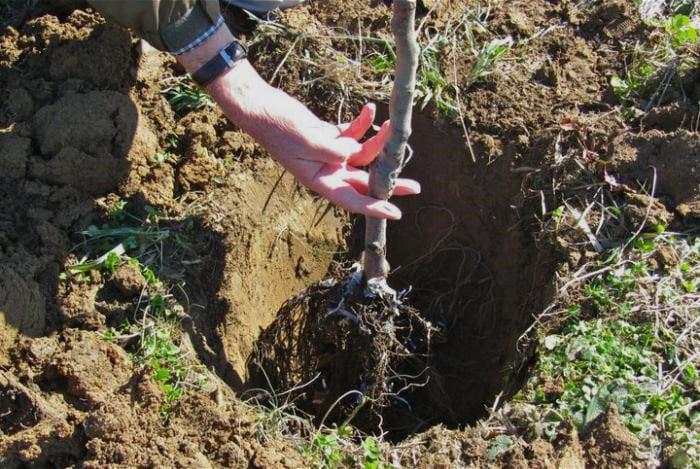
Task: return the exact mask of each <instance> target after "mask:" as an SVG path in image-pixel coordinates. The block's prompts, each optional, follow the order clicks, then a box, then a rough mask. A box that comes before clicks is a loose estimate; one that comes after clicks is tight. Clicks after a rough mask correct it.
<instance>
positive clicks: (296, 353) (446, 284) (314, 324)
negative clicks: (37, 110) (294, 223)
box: [250, 115, 554, 438]
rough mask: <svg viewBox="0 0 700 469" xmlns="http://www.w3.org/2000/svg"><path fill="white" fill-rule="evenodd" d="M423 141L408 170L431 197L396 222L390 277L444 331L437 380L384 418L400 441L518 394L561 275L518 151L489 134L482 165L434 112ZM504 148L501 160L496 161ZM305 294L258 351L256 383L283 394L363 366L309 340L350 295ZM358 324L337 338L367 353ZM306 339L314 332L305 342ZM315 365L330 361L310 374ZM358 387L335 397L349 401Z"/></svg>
mask: <svg viewBox="0 0 700 469" xmlns="http://www.w3.org/2000/svg"><path fill="white" fill-rule="evenodd" d="M411 142H412V146H413V149H414V155H415V156H414V160H413V161H411V162H410V164H409V165H408V167H407V168H406V170H405V172H404V174H405V175H406V176H407V177H413V178H416V179H418V180H420V181H421V183H422V185H423V193H422V194H421V196H420V197H414V198H404V199H400V200H398V204H399V205H400V207H401V208H402V210H403V213H404V216H403V219H402V220H401V221H399V222H395V223H391V224H390V228H389V244H388V247H389V261H390V263H391V265H392V268H393V273H392V276H391V277H390V284H391V285H392V286H393V287H395V288H397V289H404V290H409V289H410V291H409V293H408V296H407V298H408V300H407V301H408V303H409V304H410V305H411V306H412V307H414V308H416V309H417V310H418V311H419V312H420V314H421V315H422V317H424V318H425V319H427V320H429V321H430V322H431V323H432V324H434V325H435V326H436V327H437V329H438V330H439V334H438V335H437V336H436V339H437V340H434V341H433V342H432V345H431V350H430V351H429V357H428V358H427V359H426V360H425V363H429V364H430V365H429V370H428V371H427V373H428V374H429V375H430V385H428V386H424V387H415V388H411V389H409V390H407V391H406V392H404V393H403V394H402V395H401V396H399V399H398V400H400V401H401V403H400V405H392V406H389V407H387V408H386V409H385V411H384V412H383V413H382V418H381V419H379V421H381V430H382V431H388V432H389V434H390V436H392V437H394V438H401V437H403V436H406V435H408V434H410V433H413V432H417V431H421V430H423V429H425V428H427V427H429V426H431V425H435V424H438V423H443V424H445V425H447V426H450V427H454V426H458V425H461V424H467V423H470V422H473V421H475V420H476V419H478V418H479V417H481V416H483V415H484V413H485V409H486V408H487V407H490V406H491V405H492V404H493V402H494V400H495V399H496V397H497V395H499V394H500V393H503V395H502V396H501V397H500V399H501V402H502V401H503V400H504V399H507V398H508V397H510V396H511V395H512V394H513V393H514V392H516V391H517V389H518V388H519V386H520V384H521V383H522V381H523V379H524V378H525V376H526V374H527V363H528V360H529V358H531V357H532V356H533V353H534V351H533V350H527V347H526V346H525V345H524V344H525V342H521V341H519V339H520V338H521V336H522V335H523V333H524V332H525V331H526V330H527V328H528V326H529V325H530V324H531V323H532V320H533V317H534V315H536V314H537V313H538V312H540V311H541V310H542V308H543V306H544V305H545V304H546V302H547V300H548V298H549V297H550V296H551V293H552V289H551V288H550V284H551V280H552V276H553V271H554V261H553V256H552V255H551V252H550V250H549V248H548V247H547V246H539V245H538V244H537V243H536V241H535V239H533V236H532V235H531V231H530V230H531V229H532V226H531V225H532V224H533V223H534V216H533V215H534V210H535V208H536V205H535V204H534V203H531V198H528V197H527V194H523V193H522V191H521V186H522V177H521V175H519V174H518V172H517V171H516V172H514V171H511V169H512V167H513V166H514V160H515V159H516V158H517V155H516V151H515V147H512V148H511V147H508V146H506V147H505V148H498V149H494V148H492V147H490V146H489V145H488V140H481V139H478V140H477V141H476V143H475V144H474V147H473V150H474V152H475V153H476V160H477V161H484V163H483V164H481V163H480V164H474V163H472V161H471V157H470V154H469V152H468V151H467V150H466V148H465V145H464V144H463V136H462V135H461V134H460V133H459V132H458V131H456V130H454V129H447V130H446V129H442V128H439V127H437V126H436V125H435V124H434V123H433V120H432V118H430V117H428V116H425V115H417V116H416V117H415V120H414V134H413V137H412V140H411ZM492 154H493V155H494V159H492V160H491V161H490V163H486V162H488V161H489V158H488V155H492ZM359 225H361V222H360V223H359V224H358V226H357V227H356V229H355V230H354V231H353V234H352V236H351V245H352V246H353V247H354V248H355V251H356V253H357V252H359V249H361V236H362V231H363V230H362V226H359ZM533 231H534V230H533ZM338 275H340V276H341V277H342V275H344V274H336V276H338ZM345 275H347V274H345ZM314 288H317V287H314ZM308 293H309V291H307V292H305V294H308ZM311 293H312V296H313V295H318V294H319V293H318V291H315V292H314V291H312V292H311ZM295 301H297V302H296V303H295ZM298 301H299V298H297V299H296V300H291V302H292V303H293V304H292V306H291V307H290V304H289V303H288V304H287V308H283V309H282V310H281V312H280V315H278V318H277V320H276V321H275V322H274V323H273V324H272V325H271V326H270V327H269V328H267V329H266V331H265V332H264V333H263V335H262V336H261V339H260V341H259V342H258V346H259V348H261V347H262V348H263V349H265V348H266V347H267V350H268V351H269V350H270V344H271V343H274V349H275V353H274V354H273V355H272V356H269V355H268V356H266V357H265V358H264V359H262V360H259V359H260V355H258V356H257V359H258V360H257V361H256V357H253V358H252V360H251V367H250V372H251V380H250V381H251V384H252V383H254V384H255V385H256V386H262V387H267V388H269V387H270V386H272V387H273V388H274V389H275V390H276V391H278V392H280V391H282V392H283V391H285V390H288V389H290V388H292V387H295V386H298V385H301V384H303V383H307V382H308V381H309V380H313V379H314V378H316V379H317V380H319V381H322V380H323V379H324V378H327V376H328V372H329V369H330V371H331V372H332V373H334V374H335V375H336V376H337V375H338V374H339V373H338V370H334V369H332V368H333V367H343V366H348V367H351V366H355V365H357V364H358V363H360V362H362V360H363V358H362V356H361V354H358V355H352V354H350V355H349V356H345V357H343V358H342V359H337V358H336V359H333V360H332V363H331V364H328V363H327V361H328V360H327V359H324V357H317V356H313V354H315V353H321V354H326V355H327V354H328V350H327V349H326V350H323V347H319V346H308V345H307V346H305V345H304V340H311V341H316V342H318V341H323V340H326V339H327V337H326V339H321V338H320V336H321V335H323V334H326V333H327V330H325V329H327V327H326V326H325V325H324V326H319V324H321V322H319V321H320V320H319V318H320V317H322V316H324V315H325V314H326V313H327V311H328V310H329V309H332V308H333V307H334V306H335V305H337V303H338V300H337V299H336V300H335V303H333V304H331V303H332V301H331V302H324V301H315V300H311V301H307V302H306V303H305V304H304V305H303V306H300V303H299V302H298ZM320 305H323V306H320ZM308 308H311V309H322V311H320V312H319V311H316V310H313V311H309V309H308ZM338 327H341V326H338ZM342 327H346V328H347V327H349V326H347V325H345V326H342ZM321 329H324V331H322V330H321ZM351 329H352V328H350V329H348V330H346V332H344V333H341V334H340V335H341V336H342V337H343V338H342V339H341V338H339V336H337V337H335V339H334V340H336V342H337V344H336V345H337V348H338V349H340V350H342V351H343V353H348V352H349V351H352V350H362V347H360V346H358V347H346V346H341V345H340V343H341V342H343V343H345V342H346V341H347V340H352V339H348V334H349V335H352V332H351ZM280 331H282V332H283V334H282V335H283V336H284V338H282V336H280V335H279V333H280ZM298 334H302V335H304V337H306V339H303V340H298V339H299V337H300V336H299V335H298ZM326 342H328V340H326ZM324 360H325V361H324ZM281 361H284V362H285V363H286V364H288V365H290V364H291V365H290V366H289V367H288V370H287V371H290V370H292V372H291V374H289V373H287V374H286V375H285V376H284V378H281V377H280V374H279V373H278V372H274V373H268V370H266V372H265V373H261V372H260V366H261V365H262V368H266V367H267V368H271V367H277V366H278V365H279V363H280V362H281ZM294 363H296V366H295V365H294ZM309 363H315V364H316V365H318V364H319V363H321V364H322V366H321V365H319V366H317V367H316V368H315V369H309V367H308V366H306V365H308V364H309ZM343 363H346V364H345V365H344V364H343ZM305 364H306V365H305ZM311 368H313V367H311ZM256 370H257V371H256ZM324 370H325V371H324ZM278 371H279V370H278ZM365 371H366V370H365ZM324 373H325V374H324ZM317 375H318V376H317ZM268 380H269V381H270V382H268ZM314 386H315V385H311V386H307V387H304V388H303V389H301V390H300V391H298V392H299V393H300V394H302V395H303V394H304V393H308V394H307V395H303V397H302V398H300V400H299V402H300V403H302V407H303V403H304V402H306V403H313V402H314V395H313V394H314V393H316V396H315V397H316V402H317V403H318V400H319V398H318V388H316V391H314V389H315V388H314ZM322 386H325V387H327V386H332V384H329V383H322ZM351 390H352V389H334V391H333V392H334V393H335V394H334V396H335V397H340V396H341V395H342V394H343V393H344V392H346V391H351ZM346 399H347V400H348V401H350V400H351V401H353V402H354V403H355V405H356V404H357V402H359V399H358V398H357V393H355V394H352V393H351V394H350V395H349V396H348V397H347V398H346ZM333 400H334V399H333ZM333 400H331V401H333ZM350 407H351V406H350ZM306 410H307V411H310V412H312V413H316V414H317V415H319V417H322V416H323V415H325V412H326V411H327V410H328V408H327V406H324V407H323V409H320V408H319V407H318V406H314V405H309V406H306ZM341 414H343V413H342V412H341ZM347 414H348V412H345V413H344V414H343V415H345V416H347ZM370 421H372V422H374V423H372V424H370V426H372V425H376V424H377V420H376V419H375V420H373V419H362V418H361V416H360V417H359V418H358V420H356V421H355V422H354V423H355V424H359V425H360V426H362V427H365V428H363V429H364V430H368V431H376V430H377V428H376V427H374V428H367V425H364V424H363V422H370Z"/></svg>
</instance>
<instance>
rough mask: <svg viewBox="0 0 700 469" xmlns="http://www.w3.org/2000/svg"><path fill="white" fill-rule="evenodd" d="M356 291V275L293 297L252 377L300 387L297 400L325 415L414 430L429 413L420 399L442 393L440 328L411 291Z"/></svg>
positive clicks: (262, 345) (263, 343)
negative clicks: (410, 298) (369, 294)
mask: <svg viewBox="0 0 700 469" xmlns="http://www.w3.org/2000/svg"><path fill="white" fill-rule="evenodd" d="M354 277H356V276H354ZM358 291H361V289H357V288H356V284H355V283H354V282H353V276H351V277H350V279H349V280H347V281H345V282H342V283H338V282H336V281H335V280H333V279H330V280H324V281H322V282H319V283H317V284H315V285H313V286H311V287H310V288H308V289H307V290H305V291H304V292H302V293H301V294H299V295H297V296H296V297H294V298H291V299H290V300H289V301H287V303H286V304H285V305H284V306H283V307H282V309H281V310H280V312H279V314H278V317H277V320H276V321H275V322H274V323H273V324H272V325H271V326H270V327H269V328H268V329H267V330H266V331H265V332H264V333H263V335H262V336H261V338H260V340H259V341H258V344H257V351H256V354H255V355H254V356H253V358H252V359H251V360H250V362H249V371H250V374H251V378H252V382H257V383H266V384H267V385H272V386H274V387H275V388H277V389H292V388H294V387H295V386H296V387H297V389H298V391H297V392H296V393H297V394H298V395H297V396H296V397H295V400H296V402H297V403H298V404H299V405H300V406H301V407H302V408H304V409H307V410H308V411H310V412H312V413H313V414H314V415H316V416H317V417H323V419H324V420H325V419H326V418H328V419H330V420H333V421H338V420H342V419H346V418H348V417H349V416H352V417H353V418H354V421H353V423H354V424H355V425H356V426H358V427H360V428H366V429H372V430H374V431H376V429H377V428H379V429H380V431H396V430H404V431H407V430H413V429H414V427H415V426H421V423H422V421H423V420H424V419H425V418H426V417H427V416H426V415H423V417H422V418H417V417H416V416H415V415H414V414H416V412H415V409H414V404H415V403H416V401H424V397H425V393H426V392H427V393H431V394H440V393H439V392H438V390H439V388H440V385H439V383H440V379H439V376H437V375H436V373H435V370H434V369H433V367H432V366H431V353H432V350H431V347H432V342H433V339H434V335H435V334H436V333H437V332H438V329H436V328H435V327H434V326H433V325H432V324H431V323H430V322H428V321H427V320H425V319H424V318H423V317H422V316H421V315H420V313H419V312H418V311H417V310H416V309H414V308H412V307H411V306H409V305H408V304H407V303H406V301H405V300H406V298H405V296H406V292H400V293H399V294H398V295H397V296H396V297H395V298H393V297H381V296H377V297H374V298H366V297H365V296H364V295H362V294H361V293H360V294H357V293H356V292H358ZM319 375H320V376H319ZM316 376H319V377H318V379H314V380H312V382H311V384H310V385H308V386H305V387H298V386H297V385H298V384H299V383H306V382H309V380H311V379H312V378H314V377H316ZM258 378H260V379H258ZM419 390H420V395H421V396H424V397H420V398H418V397H417V396H418V391H419ZM434 398H435V396H431V398H430V400H431V401H432V400H433V399H434ZM422 406H425V402H422ZM418 414H423V412H419V413H418ZM408 416H410V419H407V417H408Z"/></svg>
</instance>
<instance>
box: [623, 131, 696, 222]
mask: <svg viewBox="0 0 700 469" xmlns="http://www.w3.org/2000/svg"><path fill="white" fill-rule="evenodd" d="M611 148H612V150H611V160H612V161H611V163H610V169H611V170H613V171H615V172H617V173H619V175H620V178H621V179H622V180H629V181H634V180H640V181H646V183H647V190H650V189H651V186H652V182H653V180H654V175H655V177H656V194H654V195H655V196H659V195H665V196H668V197H670V199H671V201H672V203H673V206H674V207H675V208H676V211H678V213H680V214H681V215H682V216H689V217H700V185H698V179H699V178H700V166H699V165H698V161H700V135H698V133H697V132H690V131H687V130H678V131H675V132H673V133H667V132H663V131H660V130H650V131H648V132H644V133H641V134H623V135H621V136H619V137H617V138H616V139H615V140H614V141H613V142H612V143H611Z"/></svg>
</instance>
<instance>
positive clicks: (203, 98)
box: [164, 81, 214, 115]
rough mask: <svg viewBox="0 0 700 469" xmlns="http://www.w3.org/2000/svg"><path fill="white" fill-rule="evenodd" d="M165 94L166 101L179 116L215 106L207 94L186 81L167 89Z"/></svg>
mask: <svg viewBox="0 0 700 469" xmlns="http://www.w3.org/2000/svg"><path fill="white" fill-rule="evenodd" d="M164 94H165V99H167V100H168V103H170V107H172V108H173V111H175V113H176V114H178V115H184V114H187V113H188V112H190V111H197V110H199V109H202V108H205V107H208V106H213V104H214V102H213V101H212V99H211V97H210V96H209V95H208V94H207V93H206V92H204V91H202V90H201V89H200V88H198V87H196V86H194V85H193V84H190V83H189V82H186V81H183V82H181V83H179V84H177V85H175V86H173V87H171V88H167V89H166V90H165V91H164Z"/></svg>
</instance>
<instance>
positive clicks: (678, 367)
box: [494, 227, 700, 464]
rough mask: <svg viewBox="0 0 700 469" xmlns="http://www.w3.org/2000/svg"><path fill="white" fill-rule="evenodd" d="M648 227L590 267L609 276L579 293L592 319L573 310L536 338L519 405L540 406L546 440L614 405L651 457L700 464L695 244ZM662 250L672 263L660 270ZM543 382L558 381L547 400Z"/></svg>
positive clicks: (699, 268)
mask: <svg viewBox="0 0 700 469" xmlns="http://www.w3.org/2000/svg"><path fill="white" fill-rule="evenodd" d="M653 228H654V229H653V232H650V233H645V234H643V235H641V236H639V237H637V238H636V239H635V240H634V241H632V242H629V243H625V244H624V245H623V246H626V248H625V247H620V248H617V250H615V251H613V253H612V255H610V256H609V258H608V260H607V261H606V262H605V263H603V264H602V265H600V266H597V267H596V268H600V267H606V268H607V271H605V272H602V273H600V274H599V275H596V276H593V277H591V278H590V279H589V280H588V281H587V282H585V285H583V286H582V288H581V294H582V296H583V298H584V299H586V300H588V301H589V302H590V303H591V306H592V310H593V313H594V314H593V315H592V316H591V315H590V314H586V315H584V308H582V307H581V306H580V305H574V306H571V307H569V308H568V309H566V310H564V311H563V322H562V326H561V329H560V330H559V331H558V332H556V333H543V334H542V335H541V336H540V338H539V350H540V354H539V362H538V365H537V368H536V370H535V372H534V374H533V376H532V377H531V378H530V380H529V381H528V384H527V385H526V387H525V388H524V390H523V391H522V392H521V393H520V394H519V395H518V396H516V400H519V401H524V402H529V403H532V404H534V405H535V406H537V408H538V409H539V411H540V412H541V416H540V417H539V421H540V423H538V426H539V430H538V431H541V432H542V433H544V435H545V436H547V437H549V438H552V439H553V438H556V435H557V434H558V432H559V431H560V428H561V424H562V423H564V422H571V423H573V424H575V425H576V426H577V427H578V428H579V430H584V429H585V428H586V426H587V425H588V424H589V423H590V422H591V421H592V420H593V419H594V418H596V417H597V416H598V415H600V414H601V413H602V412H604V411H605V409H606V408H607V406H608V405H609V404H610V403H614V404H615V405H616V406H617V408H618V410H619V412H620V416H621V418H622V421H623V422H624V424H625V425H626V426H627V428H629V429H630V430H631V431H632V432H634V433H635V434H636V435H637V436H638V437H639V439H640V442H641V443H642V446H643V447H644V448H646V454H647V455H648V457H654V456H653V455H655V454H658V452H659V451H660V448H661V447H662V446H665V447H666V448H667V450H666V458H668V459H669V460H672V459H677V460H679V461H681V460H687V461H691V462H692V464H697V463H700V450H699V448H698V441H700V440H699V439H700V431H699V429H700V413H699V412H698V411H697V407H698V405H699V404H700V392H699V390H700V381H699V380H698V357H697V353H696V350H697V347H698V345H700V329H699V328H698V327H696V323H697V321H698V319H699V318H700V300H698V298H697V295H695V294H694V292H690V291H689V290H688V289H687V288H686V284H688V283H689V282H696V281H697V279H698V278H700V239H699V238H694V237H690V236H683V235H680V234H677V233H669V232H667V231H666V230H665V228H664V227H653ZM661 250H664V252H666V253H668V252H672V253H673V256H671V257H674V256H675V257H677V259H678V262H677V264H674V263H671V264H668V265H665V266H663V268H664V272H663V273H660V272H659V268H660V267H659V265H658V264H657V261H656V259H657V258H658V257H659V252H660V251H661ZM667 255H669V254H667ZM669 258H670V257H669ZM601 270H604V269H601ZM691 290H692V288H691ZM544 377H551V378H560V379H561V380H562V381H563V383H564V386H563V390H562V392H561V394H560V395H557V396H554V397H552V396H551V395H546V394H545V392H544V388H543V383H544ZM494 451H496V449H494Z"/></svg>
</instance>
